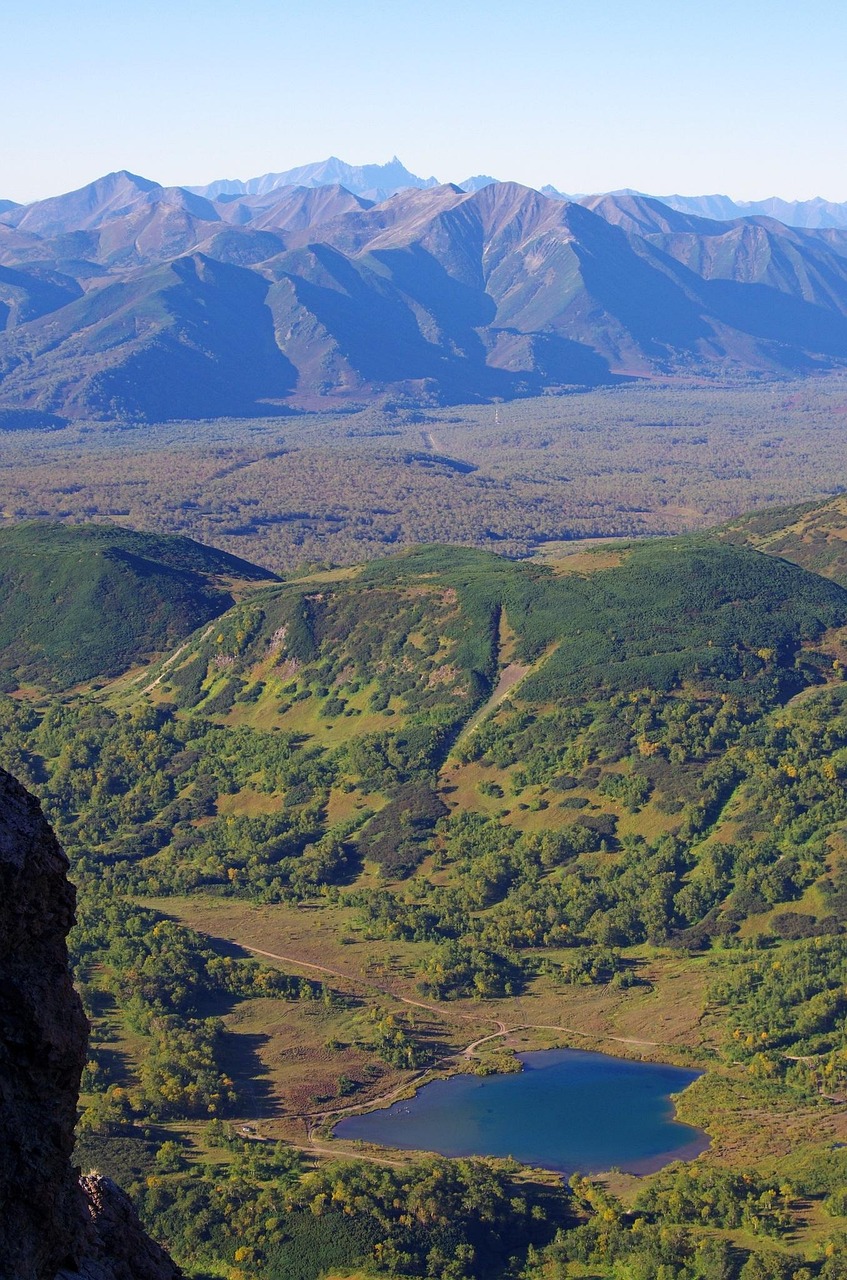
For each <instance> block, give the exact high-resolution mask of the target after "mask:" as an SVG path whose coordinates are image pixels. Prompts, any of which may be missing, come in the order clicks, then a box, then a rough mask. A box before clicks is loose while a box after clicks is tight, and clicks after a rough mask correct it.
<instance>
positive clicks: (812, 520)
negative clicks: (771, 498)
mask: <svg viewBox="0 0 847 1280" xmlns="http://www.w3.org/2000/svg"><path fill="white" fill-rule="evenodd" d="M718 532H719V536H720V537H721V538H722V539H723V540H724V541H726V542H732V543H735V544H737V545H742V544H743V545H746V546H750V547H755V548H756V549H757V550H758V551H764V552H766V553H767V554H768V555H773V556H782V557H783V558H784V559H786V560H792V561H793V562H794V563H795V564H799V565H802V567H803V568H804V569H809V570H810V571H811V572H812V573H819V574H822V575H823V576H824V577H825V578H832V579H833V580H834V581H835V582H840V583H841V584H842V585H845V584H847V498H845V497H844V496H843V495H841V494H839V495H838V496H837V497H835V498H831V499H829V501H828V502H805V503H801V504H799V505H797V506H793V507H782V508H777V509H776V510H767V511H758V512H754V513H753V514H752V515H747V516H742V517H740V518H739V519H737V520H733V521H732V522H731V523H730V524H728V525H726V527H725V528H723V529H721V530H719V531H718Z"/></svg>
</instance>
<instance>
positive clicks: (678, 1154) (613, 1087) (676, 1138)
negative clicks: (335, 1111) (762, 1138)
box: [334, 1049, 709, 1173]
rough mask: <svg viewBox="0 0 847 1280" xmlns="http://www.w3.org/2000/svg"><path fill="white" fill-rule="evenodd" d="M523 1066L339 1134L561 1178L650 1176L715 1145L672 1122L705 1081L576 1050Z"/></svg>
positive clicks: (342, 1128)
mask: <svg viewBox="0 0 847 1280" xmlns="http://www.w3.org/2000/svg"><path fill="white" fill-rule="evenodd" d="M519 1057H520V1060H521V1062H522V1063H523V1071H521V1072H520V1074H518V1073H515V1074H514V1075H494V1076H472V1075H458V1076H452V1077H451V1078H450V1079H448V1080H434V1081H432V1082H431V1083H430V1084H427V1085H424V1087H423V1088H422V1089H421V1090H420V1091H419V1092H418V1093H417V1094H416V1096H415V1097H414V1098H412V1099H411V1100H407V1101H405V1102H395V1103H393V1104H392V1106H390V1107H388V1108H387V1109H385V1110H383V1111H371V1112H369V1113H368V1114H367V1115H362V1116H349V1117H348V1118H346V1119H344V1120H341V1121H340V1122H339V1123H338V1124H337V1125H336V1126H335V1130H334V1132H335V1134H336V1135H337V1136H338V1137H339V1138H361V1139H364V1140H365V1141H367V1142H375V1143H378V1144H379V1145H380V1146H385V1147H401V1148H404V1149H408V1150H415V1151H437V1152H439V1153H440V1154H441V1155H445V1156H501V1157H507V1156H512V1157H514V1159H515V1160H519V1161H520V1162H521V1163H522V1164H529V1165H539V1166H541V1167H543V1168H545V1169H555V1170H557V1171H560V1172H563V1173H573V1172H575V1171H576V1170H579V1171H580V1172H582V1173H602V1172H604V1171H605V1170H607V1169H610V1168H612V1167H613V1166H617V1167H618V1168H620V1169H624V1170H626V1171H627V1172H628V1173H650V1172H652V1171H653V1170H655V1169H660V1168H661V1167H662V1166H663V1165H665V1164H669V1163H670V1162H671V1161H672V1160H690V1159H693V1157H694V1156H696V1155H699V1153H700V1152H701V1151H705V1150H706V1148H707V1147H708V1145H709V1140H708V1138H707V1137H706V1135H705V1134H704V1133H703V1132H702V1131H701V1130H700V1129H694V1128H691V1127H690V1126H689V1125H684V1124H680V1123H679V1122H678V1121H676V1120H674V1118H673V1104H672V1102H671V1097H670V1095H671V1094H673V1093H679V1092H680V1091H681V1090H682V1089H684V1088H686V1086H687V1085H689V1084H691V1082H692V1081H693V1080H696V1079H697V1077H698V1076H700V1075H702V1072H700V1071H686V1070H683V1069H682V1068H680V1067H668V1066H664V1065H662V1064H660V1063H655V1062H631V1061H628V1060H626V1059H624V1058H612V1057H609V1056H608V1055H607V1054H604V1053H583V1052H581V1051H579V1050H576V1049H545V1050H542V1051H540V1052H537V1053H523V1054H520V1055H519Z"/></svg>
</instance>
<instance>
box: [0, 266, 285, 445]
mask: <svg viewBox="0 0 847 1280" xmlns="http://www.w3.org/2000/svg"><path fill="white" fill-rule="evenodd" d="M267 288H268V286H267V282H266V281H265V280H263V279H262V277H261V276H258V275H256V274H254V273H253V272H251V271H249V270H246V269H243V268H241V267H237V266H232V265H229V264H227V263H222V262H215V261H214V260H212V259H210V258H206V257H205V256H204V255H202V254H194V255H192V256H190V257H186V258H177V259H174V260H173V261H172V262H171V263H169V264H167V265H165V266H156V267H152V268H150V269H148V270H146V271H145V270H141V271H138V272H136V273H134V274H132V275H129V276H126V277H125V278H123V279H120V280H118V281H116V282H114V283H106V284H105V285H103V286H102V287H95V288H92V289H91V290H90V291H89V292H88V293H87V294H85V295H84V296H83V297H81V298H79V299H78V300H76V301H75V302H72V303H70V304H69V305H68V306H66V307H64V308H63V309H62V310H61V311H60V312H58V313H52V314H51V315H50V316H48V317H46V318H45V319H43V320H36V321H34V322H32V323H30V324H29V325H25V326H20V327H19V328H18V329H16V330H15V332H14V333H13V334H12V335H10V337H9V338H8V340H7V342H6V343H5V345H4V346H3V347H2V349H0V377H2V394H0V403H2V406H3V407H7V406H8V407H10V408H11V407H14V408H39V409H46V410H48V411H50V410H52V409H58V408H59V407H61V408H62V409H63V410H64V411H65V412H66V413H68V414H69V415H70V416H73V417H82V418H84V417H104V416H109V415H111V414H115V413H117V414H120V415H122V416H126V415H129V416H131V417H140V418H142V419H149V420H162V419H167V418H198V417H215V416H220V415H221V414H235V415H243V414H257V413H260V412H269V411H270V412H272V411H273V407H272V406H264V407H261V406H260V404H259V402H260V401H264V400H270V401H272V402H273V401H278V400H279V399H280V398H282V397H284V396H285V395H287V393H288V392H289V391H290V390H291V389H292V387H293V385H294V381H295V372H294V370H293V368H292V366H291V365H290V363H289V362H288V361H287V360H286V358H285V356H284V355H283V353H282V352H281V351H280V349H279V347H278V346H277V344H276V341H275V339H274V333H273V324H272V319H271V314H270V312H269V311H268V309H267V307H266V306H265V295H266V293H267Z"/></svg>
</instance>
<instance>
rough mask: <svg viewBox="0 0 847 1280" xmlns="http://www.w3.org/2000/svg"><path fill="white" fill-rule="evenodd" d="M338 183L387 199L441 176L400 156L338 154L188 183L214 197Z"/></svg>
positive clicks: (432, 183)
mask: <svg viewBox="0 0 847 1280" xmlns="http://www.w3.org/2000/svg"><path fill="white" fill-rule="evenodd" d="M331 184H338V185H340V186H342V187H345V188H346V189H347V190H348V191H350V192H351V193H352V194H353V195H358V196H365V197H366V198H367V199H373V200H377V201H380V200H385V199H387V198H388V196H392V195H394V194H396V192H397V191H403V190H406V189H407V188H409V187H418V188H421V189H426V188H428V187H437V186H438V185H439V184H438V179H437V178H419V177H418V176H417V175H416V174H414V173H411V172H410V171H409V170H408V169H407V168H406V166H405V165H404V164H403V162H402V160H400V158H399V157H398V156H396V155H395V156H393V157H392V158H391V159H390V160H389V161H388V162H387V163H386V164H362V165H352V164H348V163H347V162H346V161H345V160H340V159H339V158H338V156H328V157H327V159H326V160H318V161H316V162H314V163H312V164H306V165H300V166H299V167H298V168H296V169H286V170H284V171H283V172H281V173H265V174H262V175H260V176H259V177H258V178H248V179H247V180H246V181H244V182H242V181H241V180H240V179H230V178H225V179H219V180H217V181H216V182H210V183H209V184H208V185H207V186H205V187H188V188H187V190H189V191H191V192H194V193H195V194H196V195H201V196H206V197H207V198H208V199H211V200H214V199H216V198H217V197H218V196H221V195H245V196H246V195H265V194H267V193H268V192H269V191H275V190H277V189H278V188H280V187H323V186H328V185H331Z"/></svg>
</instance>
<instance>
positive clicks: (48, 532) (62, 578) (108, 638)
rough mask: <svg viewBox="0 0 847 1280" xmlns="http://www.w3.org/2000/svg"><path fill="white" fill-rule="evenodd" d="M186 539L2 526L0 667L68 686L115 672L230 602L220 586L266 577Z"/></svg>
mask: <svg viewBox="0 0 847 1280" xmlns="http://www.w3.org/2000/svg"><path fill="white" fill-rule="evenodd" d="M272 577H273V575H272V574H269V573H267V572H266V571H265V570H262V569H259V568H257V566H256V565H251V564H248V563H247V561H244V560H239V559H238V558H237V557H236V556H231V555H227V554H226V553H224V552H220V551H215V550H213V549H212V548H209V547H203V546H201V545H200V544H199V543H196V542H193V541H191V540H190V539H188V538H176V537H166V536H157V535H153V534H144V533H136V532H134V531H133V530H125V529H120V528H117V527H115V526H113V525H95V524H91V525H42V524H20V525H13V526H10V527H8V528H5V529H0V672H2V676H3V678H4V679H5V680H6V682H7V685H8V684H9V682H11V684H12V685H14V684H15V683H17V682H23V683H33V684H37V685H49V686H52V687H58V688H66V687H68V686H69V685H73V684H76V683H79V682H81V681H85V680H92V679H95V678H97V677H99V678H101V679H103V678H107V677H109V676H114V675H118V674H119V673H120V672H122V671H124V670H126V668H127V667H129V666H131V665H132V663H134V662H137V661H138V660H139V659H140V658H142V657H149V656H150V655H152V654H155V653H161V652H163V651H165V650H167V649H169V648H170V647H171V646H172V645H174V644H176V643H177V642H178V641H180V640H182V639H183V638H184V637H185V636H187V635H189V634H190V633H191V632H192V631H193V630H194V629H195V628H196V627H199V626H200V625H201V624H202V623H204V622H208V621H209V620H211V619H212V618H214V617H217V615H218V614H219V613H222V612H223V611H224V610H225V609H228V608H229V607H230V606H231V605H232V603H233V596H232V594H231V591H230V590H229V588H228V586H227V583H228V582H229V581H230V580H232V581H239V580H244V581H249V582H256V581H261V580H263V579H271V578H272Z"/></svg>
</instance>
